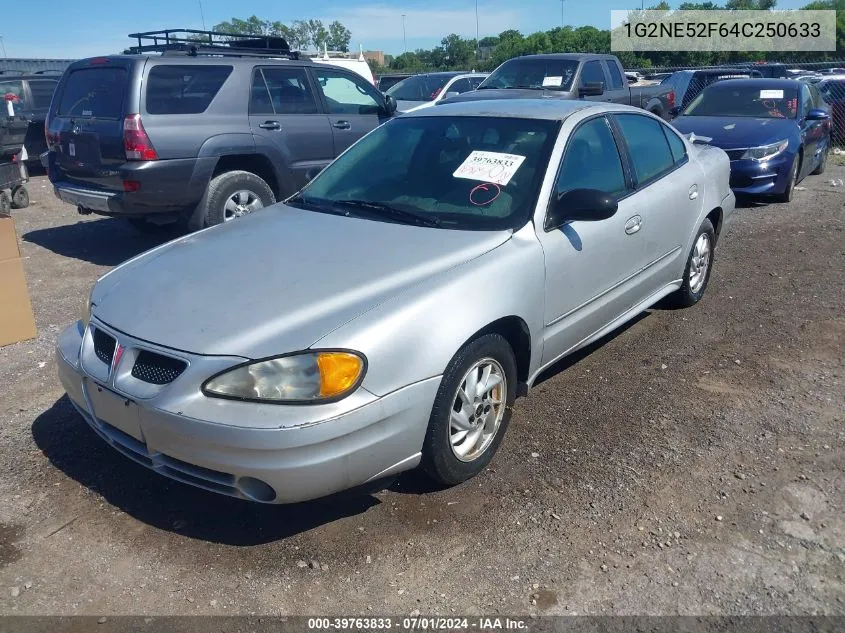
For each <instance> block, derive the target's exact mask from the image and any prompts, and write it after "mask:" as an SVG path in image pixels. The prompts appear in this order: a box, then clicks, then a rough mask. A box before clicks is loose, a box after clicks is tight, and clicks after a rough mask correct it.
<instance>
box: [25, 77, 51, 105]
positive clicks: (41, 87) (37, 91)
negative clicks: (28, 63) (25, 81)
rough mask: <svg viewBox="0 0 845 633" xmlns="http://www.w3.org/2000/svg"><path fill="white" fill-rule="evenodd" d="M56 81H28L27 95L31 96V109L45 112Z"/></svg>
mask: <svg viewBox="0 0 845 633" xmlns="http://www.w3.org/2000/svg"><path fill="white" fill-rule="evenodd" d="M57 83H58V82H57V81H51V80H49V79H30V80H29V94H30V95H31V96H32V107H33V109H35V110H46V109H48V108H49V107H50V100H51V99H52V98H53V91H54V90H55V89H56V84H57Z"/></svg>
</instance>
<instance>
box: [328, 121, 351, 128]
mask: <svg viewBox="0 0 845 633" xmlns="http://www.w3.org/2000/svg"><path fill="white" fill-rule="evenodd" d="M332 127H336V128H337V129H338V130H348V129H350V128H351V127H352V126H351V125H350V124H349V121H335V122H334V123H332Z"/></svg>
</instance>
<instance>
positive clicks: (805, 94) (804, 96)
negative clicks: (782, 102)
mask: <svg viewBox="0 0 845 633" xmlns="http://www.w3.org/2000/svg"><path fill="white" fill-rule="evenodd" d="M812 109H813V98H812V97H811V96H810V91H809V89H808V88H807V86H801V118H802V119H803V118H804V117H805V116H807V113H808V112H809V111H810V110H812Z"/></svg>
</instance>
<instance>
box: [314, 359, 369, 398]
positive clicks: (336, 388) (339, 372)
mask: <svg viewBox="0 0 845 633" xmlns="http://www.w3.org/2000/svg"><path fill="white" fill-rule="evenodd" d="M317 366H318V367H319V368H320V397H321V398H331V397H332V396H337V395H339V394H342V393H344V392H346V391H349V389H351V388H352V386H353V385H354V384H355V383H356V382H357V381H358V378H360V377H361V372H362V371H363V370H364V361H363V360H361V358H360V357H359V356H356V355H355V354H347V353H345V352H320V353H319V354H318V356H317Z"/></svg>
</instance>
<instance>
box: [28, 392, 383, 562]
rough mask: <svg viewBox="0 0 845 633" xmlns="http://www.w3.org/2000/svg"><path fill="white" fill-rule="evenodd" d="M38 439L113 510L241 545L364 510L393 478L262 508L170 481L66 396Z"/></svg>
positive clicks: (44, 419) (43, 422)
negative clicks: (112, 442)
mask: <svg viewBox="0 0 845 633" xmlns="http://www.w3.org/2000/svg"><path fill="white" fill-rule="evenodd" d="M32 436H33V439H34V440H35V443H36V444H37V446H38V448H39V449H41V451H43V453H44V455H45V456H46V457H47V458H48V459H49V460H50V462H51V463H52V464H53V465H54V466H55V467H56V468H58V469H59V470H60V471H62V472H63V473H65V474H66V475H67V476H69V477H71V478H72V479H74V480H76V481H78V482H79V483H80V484H82V485H83V486H85V487H86V488H89V489H90V490H92V491H93V492H96V493H97V494H99V495H102V496H103V497H104V498H105V500H106V501H107V502H108V503H110V504H111V505H113V506H115V507H116V508H119V509H120V510H122V511H124V512H126V513H127V514H129V515H131V516H132V517H134V518H136V519H138V520H139V521H142V522H143V523H146V524H148V525H152V526H154V527H157V528H159V529H161V530H166V531H170V532H176V533H178V534H182V535H184V536H187V537H189V538H194V539H200V540H203V541H209V542H213V543H223V544H227V545H235V546H249V545H259V544H263V543H269V542H273V541H277V540H280V539H284V538H287V537H289V536H293V535H295V534H299V533H301V532H306V531H308V530H311V529H313V528H315V527H318V526H320V525H323V524H326V523H330V522H332V521H337V520H338V519H342V518H345V517H349V516H354V515H358V514H361V513H364V512H366V511H367V510H368V509H370V508H371V507H373V506H376V505H378V504H379V503H380V501H379V500H378V498H377V497H376V496H374V495H375V494H377V493H378V492H379V491H381V490H383V489H384V488H385V486H387V485H390V484H391V483H393V481H392V480H391V481H386V482H379V483H378V484H374V485H373V486H371V487H369V488H368V489H366V490H361V489H359V490H355V491H350V492H347V493H344V494H343V495H336V496H334V497H329V498H326V499H322V500H319V501H312V502H308V503H301V504H296V505H287V506H279V505H263V504H259V503H252V502H249V501H242V500H239V499H233V498H230V497H226V496H223V495H218V494H214V493H211V492H206V491H204V490H201V489H198V488H193V487H191V486H188V485H185V484H181V483H178V482H175V481H171V480H169V479H167V478H165V477H163V476H162V475H159V474H157V473H154V472H152V471H150V470H147V469H146V468H144V467H143V466H140V465H138V464H136V463H135V462H133V461H131V460H130V459H128V458H126V457H124V456H123V455H121V454H120V453H118V452H117V451H116V450H114V449H113V448H111V447H110V446H108V445H107V444H106V443H105V442H103V441H102V440H101V439H100V438H99V437H98V436H97V435H95V433H94V432H93V431H92V430H91V429H90V428H88V425H87V424H86V423H85V421H84V420H83V419H82V418H81V417H80V416H79V414H78V413H77V412H76V410H75V409H74V408H73V405H71V403H70V400H69V399H68V397H67V396H62V397H61V398H60V399H59V400H57V401H56V402H55V403H54V404H53V406H51V407H50V409H48V410H47V411H45V412H44V413H42V414H41V415H39V416H38V418H36V420H35V422H34V423H33V425H32Z"/></svg>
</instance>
